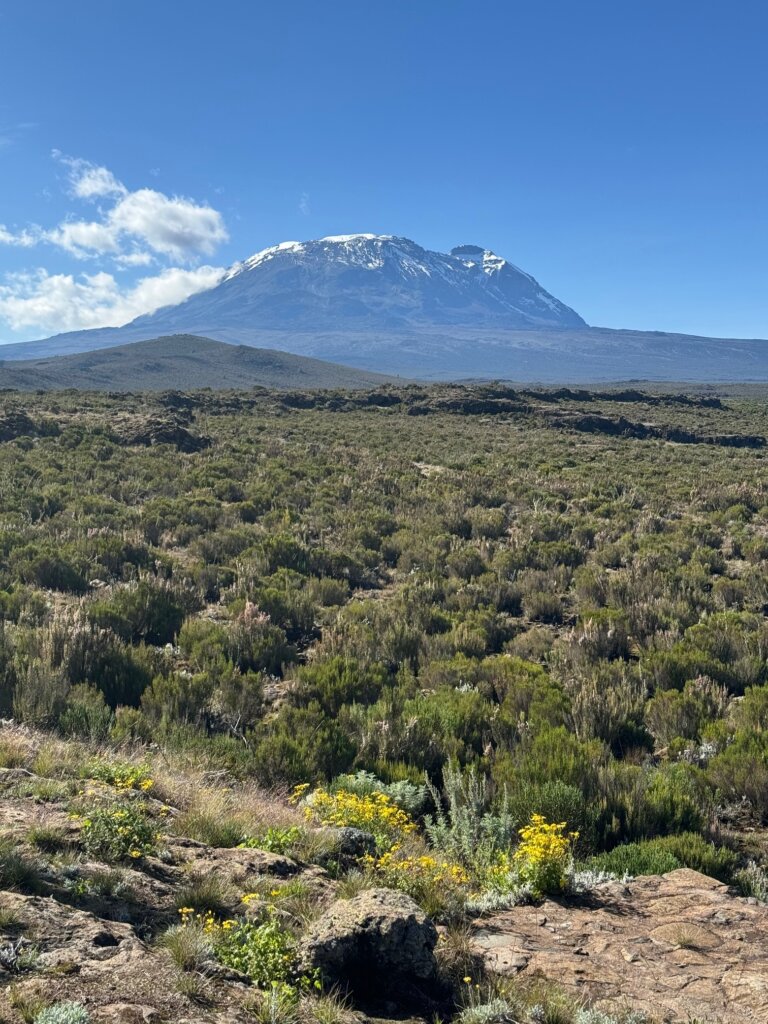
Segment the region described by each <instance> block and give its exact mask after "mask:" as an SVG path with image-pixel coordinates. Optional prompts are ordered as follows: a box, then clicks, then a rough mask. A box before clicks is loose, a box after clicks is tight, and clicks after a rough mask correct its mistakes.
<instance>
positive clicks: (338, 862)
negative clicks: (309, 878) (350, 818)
mask: <svg viewBox="0 0 768 1024" xmlns="http://www.w3.org/2000/svg"><path fill="white" fill-rule="evenodd" d="M321 835H322V837H323V839H327V840H328V849H327V850H324V851H323V852H322V853H321V854H320V855H319V857H318V858H317V863H318V864H321V865H322V866H323V867H325V868H332V867H336V868H339V869H340V870H342V871H346V870H347V869H349V868H351V867H354V865H355V864H356V863H357V861H359V860H360V859H361V858H362V857H366V856H368V857H374V856H375V855H376V837H375V836H373V835H371V833H370V832H364V831H363V830H362V829H360V828H350V827H349V826H347V827H346V828H324V829H322V830H321Z"/></svg>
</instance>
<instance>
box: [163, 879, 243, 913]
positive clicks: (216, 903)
mask: <svg viewBox="0 0 768 1024" xmlns="http://www.w3.org/2000/svg"><path fill="white" fill-rule="evenodd" d="M174 899H175V903H176V907H177V908H178V909H181V908H182V907H186V908H190V907H191V908H192V910H194V911H195V912H196V913H202V914H205V913H208V912H209V913H212V914H214V915H217V916H221V915H222V914H225V913H227V912H228V911H229V910H230V909H231V908H232V905H233V903H234V902H235V896H234V892H233V889H232V886H231V885H230V884H229V883H228V882H227V880H226V879H225V878H224V877H223V876H222V875H221V874H218V873H217V872H216V871H204V872H199V871H191V872H190V873H189V874H188V875H187V877H186V879H185V880H184V882H183V883H182V885H181V886H180V887H179V888H178V889H177V891H176V894H175V898H174Z"/></svg>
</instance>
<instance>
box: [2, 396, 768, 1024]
mask: <svg viewBox="0 0 768 1024" xmlns="http://www.w3.org/2000/svg"><path fill="white" fill-rule="evenodd" d="M3 407H4V411H3V414H2V416H0V437H2V438H3V443H2V444H0V495H2V499H1V501H2V515H1V517H0V612H1V613H2V621H1V622H0V705H1V706H0V715H2V717H3V718H4V719H6V720H8V724H7V725H6V727H5V729H4V730H0V762H1V763H2V764H3V765H4V766H5V768H6V769H8V771H9V772H10V774H9V775H8V778H7V779H6V780H5V781H4V782H3V785H4V787H5V788H4V792H5V794H6V796H7V797H9V798H11V797H13V798H14V799H20V798H22V797H28V798H33V799H34V800H35V801H36V803H37V804H39V805H44V806H45V807H50V808H52V809H54V810H58V811H60V812H62V813H63V812H66V815H67V820H68V821H69V822H70V823H71V828H73V829H74V830H75V838H74V839H72V838H71V837H69V838H68V835H67V834H65V832H66V830H65V832H62V831H61V828H58V829H57V828H54V827H47V828H44V827H40V826H39V825H38V826H37V827H36V828H35V829H33V830H30V831H29V832H28V833H24V832H23V831H22V832H21V833H19V831H18V829H17V830H16V831H15V832H14V831H13V830H11V829H6V831H5V834H4V836H3V839H2V844H3V845H2V849H0V876H1V877H2V884H3V887H4V888H6V889H10V888H15V889H18V888H19V887H20V888H21V889H22V891H38V890H39V886H40V885H41V884H42V883H41V881H40V878H41V877H43V878H44V877H45V871H46V870H50V865H51V864H59V866H60V867H61V865H62V863H63V862H64V860H65V861H66V863H67V865H68V867H67V870H68V871H69V872H70V876H69V877H71V879H73V880H74V881H73V882H72V886H73V887H74V889H73V891H75V890H76V889H77V886H78V885H80V886H81V887H82V893H81V895H84V896H85V895H88V896H90V897H92V896H93V891H91V890H89V889H88V886H91V889H92V888H93V883H92V881H89V880H88V877H86V876H82V873H81V874H80V875H78V871H77V870H76V867H73V863H74V864H75V865H76V864H77V863H78V858H80V860H81V861H83V862H85V861H94V860H97V861H100V862H103V863H104V864H106V865H112V867H113V869H114V870H118V868H119V870H120V871H121V872H123V875H125V874H126V873H127V874H129V875H130V874H131V873H135V872H138V871H140V869H141V866H142V864H143V863H146V862H148V860H150V859H151V858H153V857H156V856H157V855H162V852H163V849H164V847H165V845H166V844H167V843H168V842H170V840H171V838H172V837H173V836H184V837H186V838H187V839H188V840H189V841H190V842H193V841H196V842H198V843H204V844H207V845H208V846H210V847H215V848H219V849H221V848H226V849H232V850H235V849H240V850H245V851H247V850H260V851H265V852H266V853H272V854H275V855H280V856H285V855H287V856H289V857H293V858H295V859H296V860H297V861H298V862H301V863H315V864H322V865H323V867H324V868H325V870H326V872H327V873H328V875H329V877H330V878H332V879H333V880H334V885H335V893H336V895H338V894H339V893H341V894H343V895H347V896H352V895H356V894H359V893H361V892H364V891H365V890H366V889H373V888H377V887H378V888H382V887H383V888H389V889H396V890H402V891H403V892H405V893H407V894H408V895H409V896H411V897H412V898H413V899H414V900H415V902H416V903H417V904H418V905H419V906H420V907H421V908H422V909H423V910H424V911H425V912H426V913H427V914H428V915H429V916H430V917H431V918H432V919H433V920H435V921H437V922H438V923H440V924H441V925H443V926H445V931H444V933H443V938H442V939H441V942H442V943H443V944H444V945H446V944H447V946H448V947H450V949H449V952H448V953H443V957H444V963H443V968H442V969H443V971H444V983H445V985H447V986H448V987H449V988H450V991H451V992H452V993H453V994H452V995H451V997H450V1000H449V1002H450V1001H451V1000H452V1003H451V1005H453V1006H454V1007H455V1012H457V1013H461V1014H462V1016H463V1019H464V1021H465V1024H475V1022H477V1024H481V1022H482V1021H484V1020H490V1019H497V1018H498V1017H499V1014H500V1013H501V1014H502V1016H503V1013H504V1012H507V1013H508V1014H511V1013H512V1012H513V1011H512V1009H511V1007H512V1005H513V1002H514V999H518V1002H517V1003H514V1005H515V1007H516V1009H515V1010H514V1013H516V1014H518V1015H522V1014H524V1013H525V1014H531V1013H539V1014H540V1016H539V1017H535V1016H531V1017H529V1018H524V1017H522V1016H521V1017H520V1019H531V1020H534V1019H537V1020H538V1019H541V1020H545V1019H546V1020H551V1021H555V1020H560V1021H571V1020H577V1019H579V1020H584V1021H586V1020H587V1019H588V1016H586V1015H587V1014H588V1013H589V1012H592V1011H588V1010H586V1009H584V1008H583V1007H582V1008H581V1009H580V1010H578V1011H577V1010H576V1009H573V1008H571V1010H568V1011H567V1012H568V1013H569V1014H570V1016H566V1010H565V1009H564V1008H563V1006H562V1005H561V1004H560V1003H558V1002H557V1000H555V1001H554V1002H552V1000H553V999H554V997H553V996H551V994H550V995H549V996H547V995H546V994H545V995H542V993H541V991H539V990H537V991H536V992H534V993H529V994H528V996H530V998H529V997H528V996H526V999H527V1002H525V1000H523V1002H524V1003H525V1005H524V1006H522V1008H521V1005H522V1004H520V1003H519V1000H520V999H522V998H523V997H522V996H521V995H520V993H519V992H518V993H517V994H515V995H514V996H513V994H512V993H511V992H510V991H509V990H508V988H507V989H505V988H503V986H502V988H499V987H496V988H493V986H491V985H490V983H488V986H489V987H484V988H483V989H482V991H480V989H479V988H478V986H477V984H476V982H475V971H476V965H473V962H472V958H471V956H469V954H468V953H467V952H466V949H465V948H464V946H463V945H462V939H461V936H462V934H463V932H462V928H463V927H464V923H465V922H466V921H467V920H469V919H470V918H471V917H472V916H476V915H478V914H482V913H485V912H490V911H494V910H497V909H500V908H504V907H510V906H514V905H515V904H516V903H520V902H521V901H523V900H532V901H535V900H537V899H540V898H541V897H542V896H543V895H546V894H556V895H563V894H568V893H570V894H573V896H574V898H575V897H576V896H577V895H578V894H579V893H583V892H585V891H588V890H589V889H590V887H592V886H594V885H596V884H599V882H600V880H601V879H605V878H607V877H611V876H617V877H623V876H624V875H630V876H631V875H639V874H658V873H663V872H666V871H670V870H673V869H674V868H677V867H681V866H685V867H690V868H694V869H696V870H698V871H702V872H703V873H705V874H709V875H712V876H714V877H716V878H718V879H721V880H722V881H725V882H727V883H729V884H731V885H733V886H734V887H735V888H736V890H737V891H740V892H741V893H742V894H744V895H749V896H755V897H757V898H762V899H765V898H766V896H768V874H767V873H766V869H765V864H766V858H767V857H768V847H766V845H765V842H764V838H763V837H764V835H765V832H764V829H765V828H766V826H768V618H766V614H767V613H768V474H766V466H767V465H768V462H767V460H768V448H766V447H764V440H763V439H764V438H765V436H766V435H768V413H767V412H766V410H765V407H764V404H763V403H762V402H761V401H760V400H758V399H757V398H756V397H754V396H738V397H726V398H724V399H723V400H722V401H721V400H719V399H713V398H712V397H711V396H709V397H706V398H702V397H696V396H695V395H694V396H688V397H683V396H676V395H674V394H659V395H657V396H656V397H653V396H650V395H645V394H643V393H639V392H624V393H615V394H612V393H611V392H605V393H597V392H596V393H590V394H587V393H581V392H568V391H563V392H537V391H535V390H528V391H526V392H519V391H518V392H515V391H513V390H512V389H510V388H503V387H494V386H490V385H489V386H487V387H476V388H471V389H459V388H455V387H447V386H446V387H431V388H427V387H409V388H402V389H397V388H394V387H387V388H382V389H379V390H378V391H376V392H368V393H365V394H363V393H355V394H352V393H346V394H345V393H340V392H338V393H325V394H321V395H318V394H300V393H293V394H288V393H279V392H267V391H256V392H249V393H247V394H246V393H235V392H231V393H213V392H196V393H192V394H179V393H166V394H162V395H157V396H146V395H144V396H141V395H131V396H124V395H98V394H78V393H74V392H59V393H48V394H42V393H39V394H37V395H35V396H28V395H27V396H22V395H20V394H14V393H12V392H8V393H6V394H4V395H3ZM627 424H629V425H630V427H627ZM637 425H642V426H643V428H644V429H643V430H642V431H639V430H638V429H636V427H637ZM630 428H632V429H630ZM670 438H675V440H670ZM10 720H12V724H11V721H10ZM25 773H31V774H29V775H28V777H27V775H25ZM255 792H259V793H261V794H262V796H261V798H260V800H255V798H254V793H255ZM350 828H354V829H357V830H359V832H358V833H356V834H357V835H358V838H359V839H360V842H361V844H362V845H361V846H360V849H359V850H357V851H356V853H355V854H354V855H353V856H346V855H344V856H342V855H341V854H340V853H339V851H338V850H336V852H334V849H333V844H332V842H331V839H330V838H329V837H331V836H332V834H334V833H335V832H337V831H338V830H339V829H342V830H343V829H350ZM345 834H347V833H345ZM360 837H362V838H360ZM366 837H367V838H366ZM62 858H63V859H64V860H62ZM41 859H42V860H41ZM41 863H44V864H47V865H48V867H47V868H45V869H42V868H41V867H40V864H41ZM104 870H105V871H106V870H107V869H104ZM41 871H42V876H41V874H40V872H41ZM123 875H121V877H123ZM248 881H249V882H250V885H251V888H248V886H245V881H243V886H245V888H243V887H241V890H240V891H239V893H236V894H235V896H233V892H232V889H231V885H230V883H229V882H227V883H226V885H224V883H222V882H221V880H219V881H217V880H216V876H215V874H210V873H209V874H208V875H206V876H202V875H193V876H191V877H190V880H189V882H188V884H187V886H186V889H185V890H184V892H183V893H182V894H181V895H180V896H179V899H178V900H177V903H178V906H177V907H176V908H175V909H174V911H173V913H174V914H177V912H178V915H177V917H176V918H175V921H173V920H172V922H171V923H169V920H168V919H165V918H163V919H162V920H161V919H160V918H158V920H156V921H154V922H153V923H150V924H147V922H146V921H145V922H144V923H145V926H146V929H147V934H148V935H149V934H151V937H152V939H153V940H156V941H157V942H159V943H161V944H162V946H163V948H164V949H165V950H166V952H167V954H168V955H169V956H170V957H171V958H172V960H173V962H174V963H175V964H176V967H177V968H178V979H177V981H178V984H179V985H182V986H183V985H186V986H187V987H188V989H189V994H190V997H191V996H193V995H195V991H193V989H194V986H195V985H196V984H201V983H199V980H198V982H193V980H192V979H193V978H194V977H196V976H198V975H199V971H198V968H199V967H200V964H201V963H203V962H204V961H205V960H206V958H207V957H210V956H213V957H214V958H215V959H217V961H218V962H219V964H220V965H225V966H229V967H230V968H231V969H233V970H236V971H238V972H240V973H241V974H242V975H245V976H247V977H248V978H250V979H251V981H252V982H253V984H254V985H255V987H256V988H257V989H260V990H262V991H263V992H264V995H263V997H262V998H261V1001H260V1002H258V1003H254V1004H253V1008H252V1012H253V1013H257V1014H261V1016H262V1019H265V1020H266V1019H276V1018H277V1017H281V1018H290V1017H291V1015H292V1014H293V1015H294V1016H295V1014H296V1013H298V1012H299V1011H298V1010H297V1009H296V1007H297V1006H307V1005H309V1006H312V1007H314V1009H313V1010H312V1013H315V1014H317V1015H318V1016H317V1018H316V1019H318V1020H321V1019H323V1018H322V1013H323V1012H325V1014H326V1019H328V1020H331V1019H333V1020H335V1019H337V1018H339V1016H340V1017H341V1018H343V1015H344V1013H346V1012H347V1009H348V1008H347V1009H345V1008H344V1007H345V1005H346V1004H344V1003H343V1000H341V999H340V997H339V996H338V994H336V995H333V996H329V995H328V993H327V991H326V992H325V994H323V978H322V976H321V972H320V973H318V972H317V971H316V970H315V969H314V968H311V969H310V968H307V967H306V965H305V964H303V963H302V961H301V957H300V955H299V948H300V937H301V933H302V929H303V928H305V927H306V925H307V923H308V922H309V921H311V920H312V919H313V918H314V917H315V916H316V915H317V914H318V913H319V912H320V909H321V908H322V895H321V896H317V895H315V896H313V895H312V894H311V893H310V891H309V888H308V886H307V884H306V883H305V882H301V881H300V880H295V881H294V882H292V883H283V882H281V883H280V884H279V885H278V886H277V887H275V888H272V889H265V888H264V886H261V888H259V887H258V886H255V887H253V880H248ZM113 882H114V879H113ZM99 884H100V885H103V886H106V887H107V889H108V888H109V884H110V883H109V882H108V881H107V880H105V878H102V879H101V881H100V882H99ZM114 884H117V882H114ZM270 884H271V883H270ZM291 886H293V888H291ZM36 887H37V889H36ZM225 889H226V890H227V891H226V892H225V891H224V890H225ZM97 895H99V896H100V897H103V895H104V893H99V894H97ZM325 895H326V896H327V893H326V894H325ZM233 900H234V906H235V909H234V910H233V909H232V905H233ZM249 907H250V912H248V911H249ZM446 937H447V938H446ZM196 972H197V974H196ZM468 978H469V979H472V981H471V983H470V982H468V981H467V980H466V979H468ZM483 985H484V986H486V982H485V981H484V982H483ZM197 995H199V992H198V993H197ZM334 999H335V1000H336V1002H334ZM322 1000H326V1003H325V1004H323V1003H322ZM329 1000H330V1004H333V1007H335V1009H333V1010H331V1009H330V1008H329V1005H330V1004H329ZM548 1000H549V1002H548ZM501 1004H504V1005H506V1007H507V1010H506V1011H505V1010H503V1007H502V1008H501V1009H500V1006H501ZM60 1005H61V1006H65V1005H66V1003H65V1001H62V1002H61V1003H60ZM323 1005H324V1006H325V1010H324V1011H323V1010H322V1009H318V1007H321V1006H323ZM441 1005H442V1004H441ZM72 1006H74V1007H75V1009H74V1010H72V1013H75V1012H80V1009H79V1008H78V1005H77V1004H76V1002H75V1003H72ZM489 1007H490V1009H489ZM494 1007H495V1009H494ZM537 1007H539V1008H540V1009H536V1008H537ZM532 1008H533V1009H532ZM55 1010H56V1006H53V1007H52V1006H40V1007H38V1009H37V1010H36V1011H35V1012H37V1014H38V1016H37V1017H36V1016H35V1013H33V1012H32V1010H30V1011H29V1013H28V1016H27V1018H25V1019H29V1020H35V1019H38V1020H46V1021H47V1020H49V1019H50V1020H54V1019H58V1018H56V1017H54V1016H51V1014H52V1013H53V1012H54V1011H55ZM57 1012H58V1011H57ZM61 1012H62V1013H63V1012H64V1011H61ZM441 1012H442V1011H441ZM596 1012H597V1011H595V1013H596ZM45 1013H47V1014H48V1016H47V1017H46V1016H40V1014H45ZM547 1013H549V1014H550V1016H549V1017H547V1016H546V1014H547ZM579 1013H580V1014H581V1017H579V1016H578V1014H579ZM541 1014H545V1016H541ZM557 1014H561V1016H559V1017H558V1016H557ZM270 1015H271V1016H270ZM61 1019H62V1020H64V1019H69V1018H65V1017H62V1018H61ZM71 1019H72V1020H76V1019H78V1018H77V1017H75V1016H73V1017H72V1018H71ZM509 1019H512V1018H511V1017H509ZM589 1019H594V1020H595V1021H598V1020H599V1019H600V1018H599V1015H598V1016H594V1018H589ZM605 1020H608V1018H607V1017H606V1018H605Z"/></svg>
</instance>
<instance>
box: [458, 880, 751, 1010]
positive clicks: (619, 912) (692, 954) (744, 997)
mask: <svg viewBox="0 0 768 1024" xmlns="http://www.w3.org/2000/svg"><path fill="white" fill-rule="evenodd" d="M473 929H474V939H473V943H474V947H475V949H476V951H477V952H478V953H479V954H480V955H481V956H482V957H483V958H484V960H485V963H486V965H487V967H488V968H489V969H491V970H493V971H497V972H499V973H501V974H517V973H522V974H523V975H525V974H535V973H541V974H543V975H544V976H546V977H547V978H551V979H554V980H557V982H558V983H559V984H560V985H562V986H563V987H564V988H565V989H566V990H568V991H569V992H570V993H571V994H573V995H575V996H577V997H579V998H582V999H584V1000H585V1001H588V1002H590V1003H594V1004H595V1005H596V1006H598V1007H599V1008H601V1009H605V1010H610V1009H620V1008H622V1007H626V1006H631V1007H632V1008H633V1009H635V1010H642V1011H645V1012H646V1013H647V1014H648V1015H649V1016H650V1017H652V1018H653V1019H657V1020H662V1021H679V1020H688V1019H689V1018H696V1019H697V1020H698V1021H700V1022H702V1024H766V1021H768V907H767V906H764V905H761V904H758V903H756V902H755V901H752V900H746V899H742V898H739V897H736V896H733V895H731V894H730V892H729V890H728V887H727V886H725V885H723V884H722V883H720V882H718V881H716V880H715V879H713V878H708V877H707V876H706V875H701V874H699V873H698V872H696V871H690V870H688V869H687V868H681V869H680V870H678V871H671V872H669V873H668V874H666V875H661V876H659V875H653V876H648V877H644V878H637V879H634V880H633V881H631V882H628V883H626V884H625V883H621V882H614V883H609V884H607V885H604V886H601V887H600V888H599V889H597V890H596V891H595V893H594V894H592V896H591V897H589V898H587V899H582V900H581V901H579V902H573V903H568V902H565V901H563V902H557V903H555V902H553V901H546V902H545V903H543V904H541V905H539V906H535V907H530V906H527V907H515V908H513V909H512V910H508V911H504V912H502V913H498V914H495V915H493V916H492V917H488V918H484V919H481V920H477V921H475V922H474V925H473Z"/></svg>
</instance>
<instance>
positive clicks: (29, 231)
mask: <svg viewBox="0 0 768 1024" xmlns="http://www.w3.org/2000/svg"><path fill="white" fill-rule="evenodd" d="M39 241H40V229H39V228H24V229H23V230H22V231H9V230H8V228H7V227H6V226H5V224H0V245H19V246H21V247H22V248H29V247H30V246H33V245H37V243H38V242H39Z"/></svg>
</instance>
